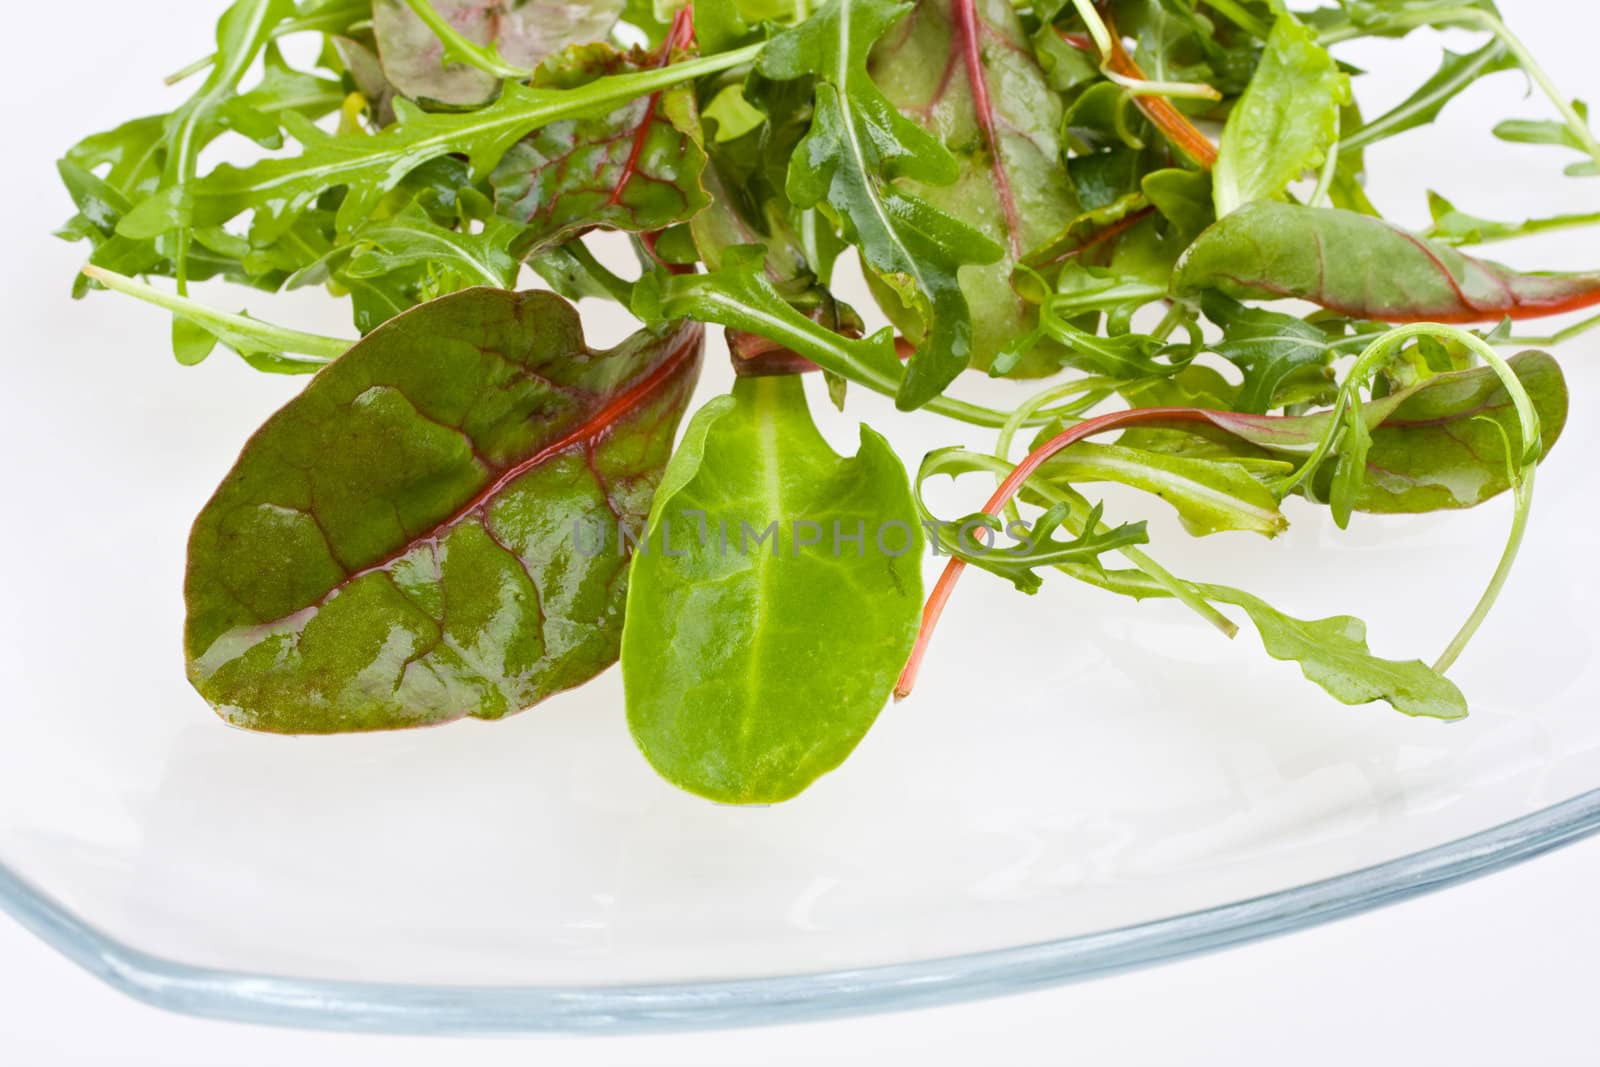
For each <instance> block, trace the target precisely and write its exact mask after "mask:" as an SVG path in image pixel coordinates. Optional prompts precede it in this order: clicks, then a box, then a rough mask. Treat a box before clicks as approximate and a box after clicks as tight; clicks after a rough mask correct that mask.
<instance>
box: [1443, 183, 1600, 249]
mask: <svg viewBox="0 0 1600 1067" xmlns="http://www.w3.org/2000/svg"><path fill="white" fill-rule="evenodd" d="M1428 210H1429V212H1431V213H1432V215H1433V225H1432V226H1430V227H1429V228H1428V231H1427V233H1425V234H1424V235H1423V236H1425V237H1426V238H1428V240H1430V241H1435V242H1438V243H1440V244H1447V245H1456V246H1461V245H1483V244H1489V243H1491V242H1493V241H1509V240H1512V239H1513V238H1517V237H1528V236H1531V235H1533V234H1536V233H1547V232H1549V231H1551V230H1567V229H1574V228H1577V227H1582V226H1596V225H1600V211H1596V212H1588V213H1583V214H1573V215H1555V216H1552V217H1550V218H1542V219H1524V220H1522V221H1521V222H1496V221H1494V220H1492V219H1485V218H1480V217H1479V216H1477V215H1469V214H1467V213H1466V212H1465V211H1461V210H1460V209H1458V208H1457V207H1456V206H1455V205H1454V204H1452V203H1451V202H1450V201H1448V200H1446V199H1445V198H1444V197H1442V196H1440V195H1439V194H1438V193H1435V192H1430V193H1428Z"/></svg>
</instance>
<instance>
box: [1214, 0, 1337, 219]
mask: <svg viewBox="0 0 1600 1067" xmlns="http://www.w3.org/2000/svg"><path fill="white" fill-rule="evenodd" d="M1349 97H1350V86H1349V81H1348V79H1347V78H1346V77H1345V75H1344V73H1343V72H1342V71H1340V70H1339V65H1338V64H1337V63H1335V62H1334V60H1333V57H1332V56H1330V55H1329V54H1328V52H1327V50H1326V49H1325V48H1323V47H1322V46H1321V45H1320V44H1318V43H1317V40H1316V35H1315V34H1313V33H1312V32H1311V31H1310V30H1308V29H1306V28H1305V27H1304V26H1302V25H1300V23H1299V22H1297V21H1296V20H1295V19H1294V17H1293V16H1292V15H1287V14H1285V15H1280V16H1279V18H1278V21H1277V24H1276V25H1274V26H1273V28H1272V36H1271V37H1269V38H1268V39H1267V49H1266V51H1265V52H1264V53H1263V54H1262V57H1261V64H1260V66H1259V67H1258V68H1257V69H1256V73H1255V76H1254V77H1253V78H1251V79H1250V85H1249V88H1247V89H1246V90H1245V92H1244V95H1243V96H1242V97H1240V99H1239V102H1238V103H1237V104H1235V105H1234V108H1233V111H1232V112H1231V113H1230V114H1229V115H1228V123H1227V126H1226V127H1224V129H1223V131H1222V142H1221V144H1220V145H1218V148H1217V164H1216V167H1215V169H1214V170H1213V171H1212V178H1213V181H1214V186H1213V188H1214V191H1215V196H1216V205H1217V214H1218V215H1219V216H1222V215H1226V214H1228V213H1229V212H1230V211H1233V210H1234V209H1236V208H1238V207H1240V206H1241V205H1243V204H1248V203H1250V202H1251V201H1254V200H1263V199H1269V200H1276V199H1280V198H1282V197H1283V195H1284V192H1285V191H1286V190H1287V189H1288V187H1289V183H1290V182H1292V181H1294V180H1295V179H1296V178H1299V177H1300V176H1301V175H1302V174H1304V173H1306V172H1307V171H1310V170H1313V169H1315V168H1316V167H1318V166H1320V165H1321V164H1322V161H1323V160H1324V159H1325V158H1326V157H1327V153H1328V149H1329V148H1330V147H1331V146H1332V144H1333V142H1334V140H1335V138H1336V137H1337V136H1338V129H1339V108H1340V107H1341V106H1342V105H1343V104H1345V103H1346V102H1347V101H1348V100H1349Z"/></svg>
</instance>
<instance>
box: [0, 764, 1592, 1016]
mask: <svg viewBox="0 0 1600 1067" xmlns="http://www.w3.org/2000/svg"><path fill="white" fill-rule="evenodd" d="M1596 833H1600V788H1597V789H1592V790H1589V791H1588V792H1585V793H1580V794H1578V795H1577V796H1574V797H1571V798H1569V799H1567V800H1563V801H1560V802H1558V803H1555V804H1551V805H1549V806H1548V807H1545V808H1542V809H1540V810H1538V811H1535V812H1532V813H1530V814H1527V815H1523V816H1520V817H1518V818H1516V819H1512V820H1510V821H1508V822H1504V823H1500V824H1498V825H1496V826H1493V827H1490V828H1488V829H1486V830H1480V831H1478V832H1476V833H1472V834H1468V835H1466V836H1464V837H1460V838H1457V839H1455V840H1453V841H1449V842H1446V843H1444V844H1441V845H1435V846H1433V847H1430V848H1426V849H1422V850H1420V851H1417V852H1412V853H1408V854H1406V855H1403V856H1399V857H1396V858H1394V859H1391V860H1386V861H1385V862H1383V863H1379V864H1374V865H1372V866H1369V867H1363V868H1359V869H1357V870H1354V871H1348V872H1346V873H1344V874H1339V875H1334V876H1332V877H1330V878H1324V879H1320V880H1318V881H1314V882H1307V883H1304V884H1301V885H1298V886H1294V887H1291V888H1288V889H1283V890H1279V891H1277V892H1273V893H1268V894H1265V895H1262V896H1257V897H1250V898H1246V899H1244V900H1239V901H1234V902H1232V903H1228V904H1221V905H1217V906H1214V907H1210V908H1204V909H1201V910H1198V911H1192V912H1185V913H1181V914H1178V915H1173V916H1168V917H1166V918H1162V919H1154V920H1151V921H1148V922H1143V923H1136V924H1133V925H1130V926H1123V927H1116V928H1113V929H1110V930H1103V931H1098V932H1095V933H1088V934H1076V935H1073V936H1071V937H1064V938H1057V939H1053V940H1049V941H1041V942H1037V943H1034V944H1027V945H1019V946H1013V947H1008V948H998V949H988V950H984V951H980V952H973V953H964V954H960V955H954V956H943V957H936V958H933V959H928V960H918V961H915V962H910V963H893V964H881V965H875V966H871V967H861V968H852V969H844V970H829V971H818V972H811V973H804V974H792V975H780V976H775V977H765V978H740V979H705V980H695V981H691V982H671V983H648V984H629V985H587V986H544V985H540V986H519V985H507V986H470V985H449V986H430V985H416V984H398V983H382V982H354V981H344V980H338V979H321V978H294V977H289V976H279V975H271V974H263V973H254V972H248V971H230V970H227V969H223V968H216V967H202V966H196V965H194V964H187V963H181V962H179V961H176V960H172V959H167V958H164V957H161V956H158V955H155V954H153V953H149V952H145V951H143V950H141V949H136V948H133V947H132V946H130V945H128V944H126V943H124V942H122V941H120V940H118V939H117V938H114V937H112V936H110V935H109V934H107V933H105V932H104V931H102V930H100V929H99V928H98V927H96V926H94V925H92V924H90V923H89V922H87V921H85V920H83V919H82V918H79V917H78V916H77V915H76V914H74V913H73V912H72V910H71V909H70V908H68V907H67V906H66V905H64V904H62V903H61V902H59V901H57V900H56V899H55V898H54V897H52V896H50V895H49V894H48V893H46V892H44V891H43V890H42V889H41V888H39V887H36V886H34V885H33V884H32V883H30V882H28V881H27V880H26V879H24V878H22V877H21V876H20V875H18V874H17V873H16V872H14V871H13V870H11V869H10V867H8V866H7V865H6V864H5V863H3V862H0V912H5V913H8V914H10V915H11V916H13V917H14V918H15V919H16V920H17V921H18V922H19V923H21V925H22V926H23V928H24V929H26V930H29V931H30V932H32V933H33V934H35V935H36V936H38V937H39V938H40V939H41V940H42V941H44V942H45V943H46V944H47V945H49V946H51V947H52V948H54V949H55V950H56V951H58V952H59V953H61V955H63V956H65V957H66V958H67V959H69V960H71V961H72V962H73V963H75V964H77V965H78V966H79V967H82V968H83V969H84V970H86V971H88V972H89V973H90V974H92V975H93V976H95V977H96V978H99V979H100V980H101V981H103V982H104V983H106V984H107V985H109V986H111V987H112V988H114V989H116V990H118V991H120V992H122V993H124V994H126V995H128V996H130V997H132V998H134V999H135V1000H139V1001H142V1002H144V1003H146V1004H150V1005H152V1006H154V1007H157V1008H162V1009H165V1010H168V1011H174V1012H178V1013H180V1014H185V1015H192V1016H197V1017H201V1018H209V1019H220V1020H227V1021H233V1022H244V1023H254V1024H258V1025H267V1026H279V1027H294V1028H300V1029H316V1030H334V1031H348V1032H357V1033H384V1034H411V1035H430V1034H431V1035H517V1034H528V1035H533V1034H581V1033H617V1034H621V1033H643V1032H651V1031H667V1030H711V1029H723V1028H729V1027H749V1026H767V1025H776V1024H780V1023H795V1022H811V1021H819V1020H825V1019H832V1018H839V1017H843V1016H852V1015H870V1014H878V1013H882V1012H890V1011H905V1010H909V1009H914V1008H926V1007H936V1006H939V1005H944V1004H953V1003H958V1002H963V1001H970V1000H978V999H983V998H988V997H996V996H1004V995H1007V994H1011V993H1020V992H1025V991H1028V990H1035V989H1042V988H1046V987H1050V986H1057V985H1065V984H1067V983H1070V982H1077V981H1083V980H1086V979H1090V978H1096V977H1101V976H1104V975H1110V974H1115V973H1119V972H1124V971H1130V970H1135V969H1138V968H1141V967H1147V966H1153V965H1155V964H1158V963H1167V962H1171V961H1174V960H1180V959H1186V958H1188V957H1192V956H1198V955H1202V954H1204V953H1208V952H1215V951H1218V950H1221V949H1225V948H1230V947H1234V946H1238V945H1243V944H1247V943H1249V942H1252V941H1258V940H1261V939H1264V938H1268V937H1274V936H1277V935H1279V934H1286V933H1291V932H1293V931H1295V930H1302V929H1306V928H1308V927H1311V926H1317V925H1320V924H1322V923H1326V922H1332V921H1334V920H1337V919H1342V918H1348V917H1350V916H1354V915H1359V914H1361V913H1362V912H1367V911H1372V910H1374V909H1376V908H1380V907H1384V906H1387V905H1389V904H1395V903H1398V902H1400V901H1402V900H1408V899H1410V898H1412V897H1417V896H1421V895H1423V894H1425V893H1430V892H1433V891H1435V890H1439V889H1444V888H1447V887H1449V886H1452V885H1457V884H1460V883H1462V882H1466V881H1469V880H1471V879H1474V878H1479V877H1482V876H1484V875H1488V874H1492V873H1494V872H1495V871H1499V870H1504V869H1506V868H1508V867H1511V866H1514V865H1516V864H1518V863H1522V862H1524V861H1526V860H1530V859H1533V858H1534V857H1536V856H1540V855H1543V854H1544V853H1546V852H1550V851H1553V850H1555V849H1558V848H1561V847H1563V846H1566V845H1570V844H1574V843H1576V842H1578V841H1581V840H1583V839H1584V838H1586V837H1590V836H1592V835H1594V834H1596Z"/></svg>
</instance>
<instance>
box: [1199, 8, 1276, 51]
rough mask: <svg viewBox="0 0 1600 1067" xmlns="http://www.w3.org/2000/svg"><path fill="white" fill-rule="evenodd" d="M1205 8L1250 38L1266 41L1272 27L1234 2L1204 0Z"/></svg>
mask: <svg viewBox="0 0 1600 1067" xmlns="http://www.w3.org/2000/svg"><path fill="white" fill-rule="evenodd" d="M1206 6H1207V7H1209V8H1210V9H1211V10H1213V11H1215V12H1216V13H1217V14H1219V15H1221V16H1222V17H1223V18H1225V19H1227V20H1228V21H1229V22H1231V23H1233V24H1234V25H1235V26H1237V27H1239V28H1240V29H1241V30H1243V31H1244V32H1246V33H1248V34H1250V35H1251V36H1252V37H1255V38H1258V39H1260V40H1263V41H1264V40H1266V39H1267V37H1269V36H1270V35H1271V33H1272V27H1271V26H1268V25H1267V24H1266V23H1264V22H1262V21H1261V20H1260V19H1258V18H1256V17H1255V16H1254V15H1252V14H1250V12H1248V11H1246V10H1245V9H1244V8H1243V7H1241V6H1240V5H1239V4H1238V3H1237V2H1236V0H1206Z"/></svg>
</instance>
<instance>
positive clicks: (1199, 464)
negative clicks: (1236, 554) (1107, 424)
mask: <svg viewBox="0 0 1600 1067" xmlns="http://www.w3.org/2000/svg"><path fill="white" fill-rule="evenodd" d="M1035 477H1037V478H1040V479H1043V480H1044V481H1046V482H1050V483H1055V484H1059V485H1062V486H1069V485H1073V484H1076V483H1079V482H1118V483H1120V484H1122V485H1127V486H1132V487H1133V488H1135V489H1138V490H1141V491H1142V492H1146V493H1151V494H1153V495H1155V496H1157V497H1159V498H1161V499H1162V500H1164V501H1165V502H1166V503H1168V504H1170V505H1171V506H1172V507H1173V509H1174V510H1175V511H1177V513H1178V516H1179V518H1181V519H1182V520H1183V525H1184V528H1185V529H1186V530H1188V531H1189V533H1191V534H1193V535H1194V536H1196V537H1204V536H1206V535H1207V534H1213V533H1220V532H1223V531H1232V530H1242V531H1247V532H1250V533H1258V534H1261V535H1262V536H1264V537H1276V536H1277V535H1278V534H1280V533H1282V532H1283V531H1284V530H1287V529H1288V528H1289V520H1288V519H1285V518H1284V517H1283V513H1282V512H1280V511H1279V510H1278V500H1277V497H1275V496H1273V494H1272V491H1271V490H1270V489H1268V488H1267V487H1266V486H1265V485H1263V484H1262V483H1261V482H1260V481H1259V480H1257V479H1256V478H1255V477H1254V476H1253V475H1251V474H1250V472H1249V471H1248V470H1246V469H1245V468H1244V467H1243V466H1241V465H1240V464H1238V463H1234V462H1230V461H1227V460H1210V459H1191V458H1188V457H1184V456H1173V455H1163V454H1162V453H1160V452H1151V451H1148V450H1146V449H1142V448H1130V447H1128V446H1126V445H1101V444H1095V443H1094V442H1092V441H1084V442H1080V443H1078V444H1075V445H1073V446H1072V447H1071V448H1069V449H1067V450H1066V451H1064V452H1062V453H1060V454H1059V455H1057V456H1055V457H1054V458H1052V459H1051V460H1049V461H1048V462H1047V463H1045V465H1044V466H1043V467H1041V468H1040V469H1039V473H1038V474H1037V475H1035Z"/></svg>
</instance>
